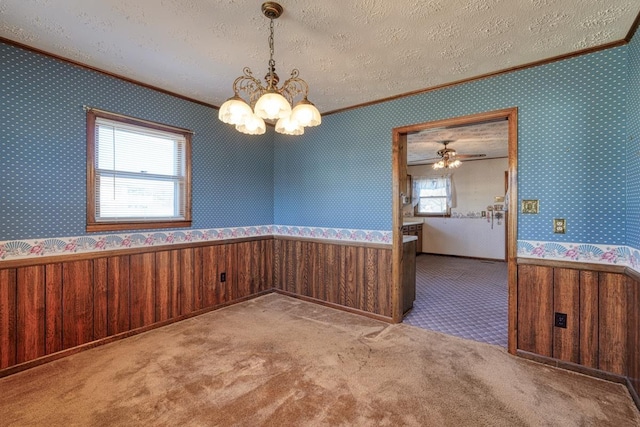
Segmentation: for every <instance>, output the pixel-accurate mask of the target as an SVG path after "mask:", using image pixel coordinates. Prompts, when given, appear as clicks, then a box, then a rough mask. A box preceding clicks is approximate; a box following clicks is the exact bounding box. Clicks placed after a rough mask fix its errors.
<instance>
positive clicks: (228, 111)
mask: <svg viewBox="0 0 640 427" xmlns="http://www.w3.org/2000/svg"><path fill="white" fill-rule="evenodd" d="M282 12H283V8H282V6H280V5H279V4H278V3H276V2H265V3H263V4H262V13H263V15H264V16H265V17H267V18H268V19H269V20H270V22H269V54H270V56H269V68H268V73H267V75H266V76H265V81H266V85H263V83H262V82H261V81H260V80H258V79H257V78H255V77H254V76H253V73H252V72H251V69H250V68H248V67H245V68H244V70H243V75H242V76H240V77H238V78H236V80H235V81H234V82H233V92H234V96H232V97H231V98H229V99H228V100H227V101H225V102H224V104H222V105H221V106H220V111H219V112H218V118H219V119H220V120H221V121H222V122H224V123H228V124H231V125H235V127H236V130H238V131H239V132H243V133H246V134H249V135H261V134H263V133H265V131H266V127H265V122H264V120H273V121H277V122H276V126H275V131H276V132H278V133H282V134H285V135H302V134H303V133H304V128H305V127H311V126H318V125H319V124H320V123H321V121H322V119H321V117H320V111H318V109H317V108H316V106H315V105H313V103H311V102H310V101H309V100H308V99H307V96H308V94H309V85H308V84H307V82H305V81H304V80H302V79H301V78H299V77H298V75H299V71H298V70H297V69H294V70H293V71H291V77H289V78H288V79H287V80H285V82H284V83H283V84H282V86H281V87H278V83H279V81H280V79H279V77H278V75H277V74H276V71H275V61H274V59H273V53H274V48H273V20H274V19H277V18H279V17H280V15H282ZM240 93H243V94H244V95H245V96H246V99H245V98H243V97H242V96H240ZM295 99H300V101H298V102H297V103H295V107H293V108H292V105H294V100H295Z"/></svg>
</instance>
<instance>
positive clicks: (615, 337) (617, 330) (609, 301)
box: [598, 273, 628, 375]
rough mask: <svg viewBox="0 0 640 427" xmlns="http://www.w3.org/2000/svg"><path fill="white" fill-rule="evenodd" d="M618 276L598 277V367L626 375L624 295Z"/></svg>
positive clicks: (624, 290) (622, 284)
mask: <svg viewBox="0 0 640 427" xmlns="http://www.w3.org/2000/svg"><path fill="white" fill-rule="evenodd" d="M625 284H626V281H625V277H624V275H622V274H615V273H600V277H599V289H598V293H599V298H598V303H599V317H598V319H599V323H598V330H599V337H600V338H599V348H600V352H599V354H598V367H599V369H602V370H603V371H608V372H613V373H615V374H620V375H626V374H627V316H628V313H627V291H626V287H625Z"/></svg>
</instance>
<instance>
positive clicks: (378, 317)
mask: <svg viewBox="0 0 640 427" xmlns="http://www.w3.org/2000/svg"><path fill="white" fill-rule="evenodd" d="M273 292H275V293H278V294H281V295H286V296H288V297H293V298H298V299H301V300H303V301H307V302H312V303H314V304H319V305H323V306H325V307H329V308H335V309H336V310H340V311H346V312H349V313H353V314H358V315H360V316H365V317H369V318H371V319H375V320H380V321H382V322H385V323H397V322H394V321H393V318H391V317H387V316H383V315H381V314H375V313H370V312H368V311H364V310H358V309H357V308H351V307H346V306H344V305H340V304H336V303H333V302H327V301H323V300H321V299H317V298H312V297H307V296H304V295H298V294H296V293H293V292H288V291H283V290H282V289H275V288H274V289H273Z"/></svg>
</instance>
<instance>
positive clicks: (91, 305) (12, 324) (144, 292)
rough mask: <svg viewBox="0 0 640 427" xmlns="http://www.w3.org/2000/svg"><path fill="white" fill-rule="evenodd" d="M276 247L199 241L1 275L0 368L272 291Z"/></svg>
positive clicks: (262, 242) (263, 242) (267, 242)
mask: <svg viewBox="0 0 640 427" xmlns="http://www.w3.org/2000/svg"><path fill="white" fill-rule="evenodd" d="M273 244H274V241H273V239H265V238H258V239H256V240H253V241H243V242H238V243H236V242H233V243H223V244H215V245H209V246H205V245H202V244H201V243H196V244H194V245H193V246H192V247H185V246H184V245H182V246H181V247H180V248H177V249H172V250H158V248H155V247H153V248H149V249H148V252H142V251H140V250H136V251H134V252H131V253H125V252H123V251H117V252H116V251H114V252H111V253H112V254H113V256H107V257H105V256H104V255H102V256H96V254H87V256H86V258H81V257H79V256H78V255H75V256H73V257H71V258H70V256H63V257H56V258H55V260H56V262H50V263H46V262H40V263H34V262H33V260H29V262H27V263H24V264H21V265H19V266H14V267H6V268H3V269H0V369H4V368H10V367H12V366H14V365H16V364H18V363H22V362H30V361H34V360H35V359H38V358H41V357H42V356H47V355H51V354H53V353H59V352H61V351H64V350H71V351H72V349H73V348H74V347H77V346H80V345H82V344H85V343H88V342H91V341H97V340H103V341H109V340H110V338H109V337H112V336H114V335H121V336H122V335H123V334H127V333H130V332H131V331H133V330H135V329H137V328H145V329H148V328H149V327H150V326H151V327H153V324H154V323H156V322H167V321H170V320H171V319H177V318H179V317H181V316H187V315H189V314H193V313H196V312H197V311H198V310H201V309H205V308H210V307H216V306H218V305H221V304H228V303H230V302H233V301H234V299H237V298H247V297H250V296H251V295H254V294H257V293H259V292H262V291H264V290H268V289H271V288H272V286H273V281H274V275H275V273H274V263H275V257H274V246H273ZM239 248H240V250H241V252H242V253H241V256H242V259H241V261H240V262H238V256H239V255H238V251H239ZM238 267H240V268H241V269H242V271H243V273H240V274H239V272H238ZM223 272H224V273H225V274H226V281H225V282H224V283H221V282H220V273H223ZM237 284H241V286H242V289H241V290H239V289H238V287H237V286H236V285H237ZM67 353H68V351H67ZM40 360H41V359H40ZM34 363H38V362H37V361H35V362H34Z"/></svg>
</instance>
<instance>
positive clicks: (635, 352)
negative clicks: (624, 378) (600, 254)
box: [626, 277, 640, 394]
mask: <svg viewBox="0 0 640 427" xmlns="http://www.w3.org/2000/svg"><path fill="white" fill-rule="evenodd" d="M626 286H627V327H628V330H627V364H628V369H627V375H628V376H629V381H630V382H631V385H632V386H633V388H634V389H635V390H636V393H637V394H640V283H638V282H637V281H636V280H633V279H632V278H630V277H627V283H626Z"/></svg>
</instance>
